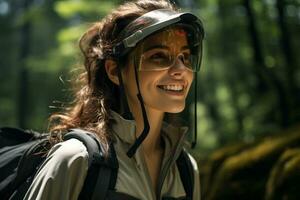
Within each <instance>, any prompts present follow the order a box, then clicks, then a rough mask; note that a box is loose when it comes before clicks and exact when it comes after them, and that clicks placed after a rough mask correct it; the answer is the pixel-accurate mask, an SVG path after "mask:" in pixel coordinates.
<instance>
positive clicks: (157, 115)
mask: <svg viewBox="0 0 300 200" xmlns="http://www.w3.org/2000/svg"><path fill="white" fill-rule="evenodd" d="M139 107H140V106H139ZM145 108H146V113H147V118H148V122H149V126H150V130H149V133H148V136H147V137H146V138H145V140H144V141H143V143H142V145H143V149H144V152H145V153H146V154H147V153H153V152H156V151H157V150H161V127H162V122H163V117H164V112H162V111H159V110H155V109H153V108H149V107H147V106H145ZM131 110H132V114H133V116H134V118H135V121H136V133H135V134H136V137H139V136H140V134H141V133H142V131H143V129H144V119H143V115H142V112H141V109H137V108H136V107H135V109H131Z"/></svg>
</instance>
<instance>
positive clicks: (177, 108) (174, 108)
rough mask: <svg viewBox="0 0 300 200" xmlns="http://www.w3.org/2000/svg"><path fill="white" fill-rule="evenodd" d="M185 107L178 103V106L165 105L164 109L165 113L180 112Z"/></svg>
mask: <svg viewBox="0 0 300 200" xmlns="http://www.w3.org/2000/svg"><path fill="white" fill-rule="evenodd" d="M184 108H185V105H178V106H172V107H169V106H166V107H165V109H164V110H165V111H164V112H166V113H173V114H175V113H181V112H182V111H183V110H184Z"/></svg>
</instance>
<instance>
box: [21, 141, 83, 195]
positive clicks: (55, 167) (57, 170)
mask: <svg viewBox="0 0 300 200" xmlns="http://www.w3.org/2000/svg"><path fill="white" fill-rule="evenodd" d="M87 170H88V152H87V150H86V147H85V146H84V145H83V144H82V143H81V142H80V141H79V140H76V139H70V140H67V141H64V142H61V143H58V144H56V145H55V146H53V147H52V149H51V150H50V151H49V154H48V156H47V158H46V160H45V161H44V163H43V164H42V166H41V167H40V169H39V171H38V172H37V174H36V176H35V178H34V180H33V182H32V184H31V186H30V187H29V190H28V191H27V193H26V195H25V197H24V199H25V200H40V199H42V200H53V199H55V200H76V199H77V198H78V195H79V193H80V191H81V188H82V186H83V183H84V179H85V177H86V174H87Z"/></svg>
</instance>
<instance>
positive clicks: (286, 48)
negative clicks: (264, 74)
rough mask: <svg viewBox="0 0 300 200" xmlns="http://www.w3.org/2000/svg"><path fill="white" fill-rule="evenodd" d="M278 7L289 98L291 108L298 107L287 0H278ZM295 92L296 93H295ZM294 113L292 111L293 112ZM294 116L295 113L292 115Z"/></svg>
mask: <svg viewBox="0 0 300 200" xmlns="http://www.w3.org/2000/svg"><path fill="white" fill-rule="evenodd" d="M276 7H277V11H278V26H279V28H280V31H281V39H280V45H281V49H282V53H283V55H284V59H285V64H286V65H285V69H286V81H287V91H288V99H289V100H290V101H289V103H290V108H296V107H297V104H296V102H297V99H299V91H297V87H296V84H295V68H296V63H295V58H294V56H293V51H292V45H291V40H290V37H289V31H288V27H287V24H286V23H285V22H286V20H285V19H286V16H285V12H284V7H285V1H284V0H276ZM293 94H294V95H293ZM291 114H292V113H291ZM291 117H292V118H293V114H292V115H291Z"/></svg>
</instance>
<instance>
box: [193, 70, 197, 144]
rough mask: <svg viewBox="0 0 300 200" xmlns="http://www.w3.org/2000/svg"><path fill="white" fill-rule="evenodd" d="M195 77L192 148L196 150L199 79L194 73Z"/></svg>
mask: <svg viewBox="0 0 300 200" xmlns="http://www.w3.org/2000/svg"><path fill="white" fill-rule="evenodd" d="M194 77H195V86H194V90H195V99H194V100H195V101H194V118H195V119H194V120H195V121H194V137H193V142H192V148H193V149H194V148H195V147H196V144H197V122H198V120H197V96H198V94H197V86H198V78H197V72H195V73H194Z"/></svg>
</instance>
